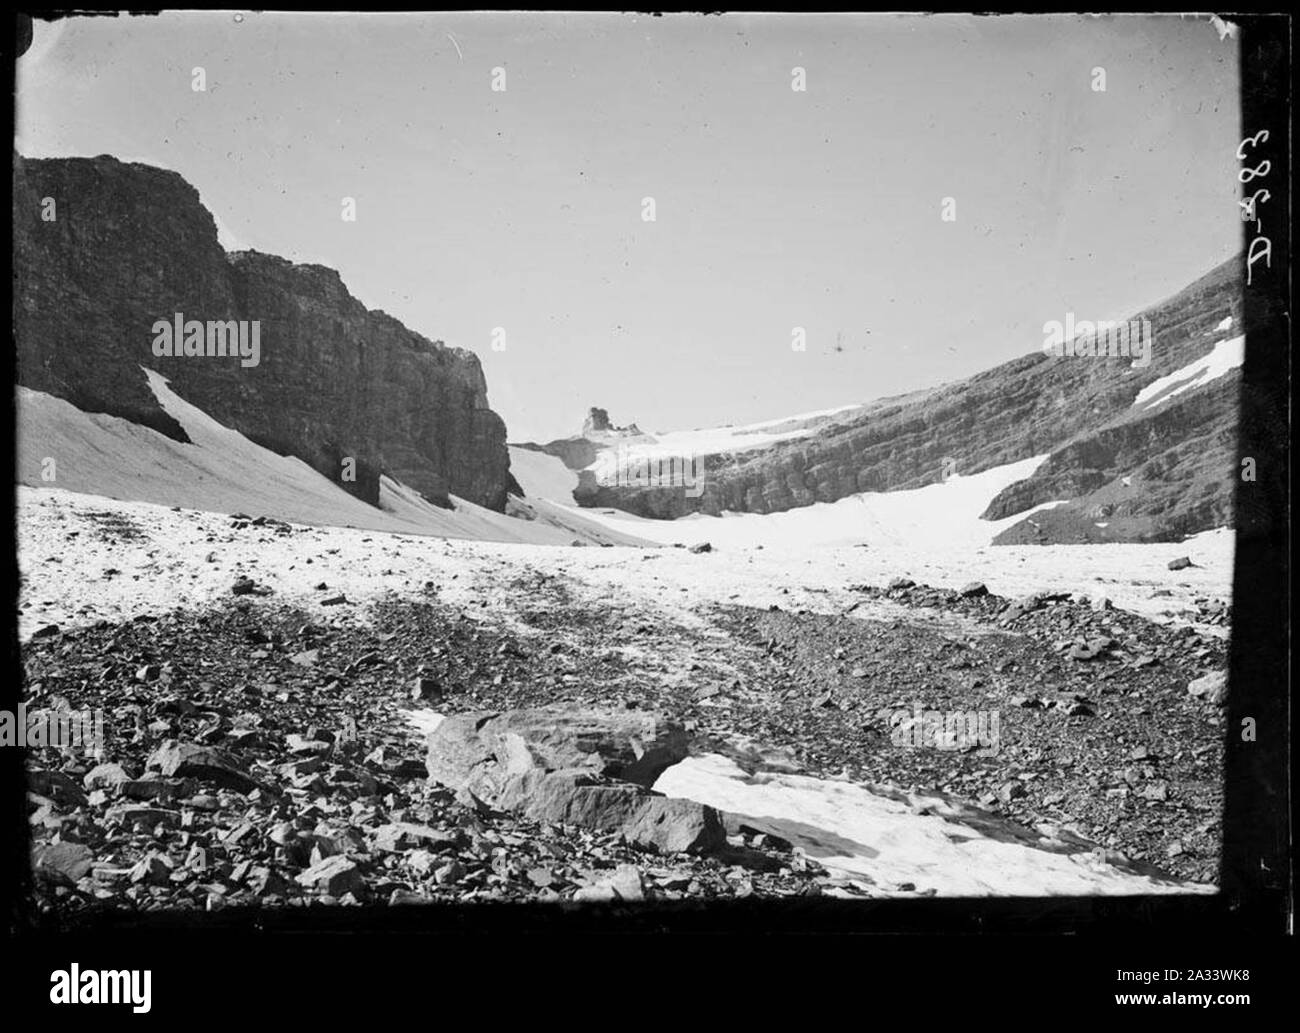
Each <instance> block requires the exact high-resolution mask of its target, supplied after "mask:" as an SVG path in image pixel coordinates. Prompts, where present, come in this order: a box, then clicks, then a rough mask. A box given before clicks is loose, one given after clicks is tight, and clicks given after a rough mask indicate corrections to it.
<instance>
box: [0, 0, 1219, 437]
mask: <svg viewBox="0 0 1300 1033" xmlns="http://www.w3.org/2000/svg"><path fill="white" fill-rule="evenodd" d="M195 68H202V69H203V72H204V76H205V78H206V90H203V91H196V90H195V89H193V83H194V69H195ZM796 69H802V70H803V71H802V75H803V82H804V84H805V85H806V89H804V90H795V89H793V88H792V85H794V84H795V83H796V76H797V75H798V73H797V72H796V71H795V70H796ZM498 70H504V87H505V88H504V90H501V89H495V90H494V89H493V86H494V82H495V85H497V86H498V87H500V86H501V85H502V79H501V73H500V71H498ZM1097 70H1104V78H1105V82H1104V85H1105V89H1104V90H1098V89H1096V88H1095V87H1096V86H1097V85H1098V84H1099V82H1100V80H1099V77H1098V74H1097ZM1238 83H1239V80H1238V67H1237V44H1236V42H1235V41H1234V40H1233V39H1232V38H1231V37H1229V38H1227V39H1223V38H1221V36H1220V33H1219V32H1218V31H1217V30H1216V29H1215V28H1214V27H1213V26H1212V25H1211V24H1210V23H1209V21H1208V20H1206V19H1203V18H1201V19H1198V18H1191V17H1178V16H1165V17H1115V18H1094V17H1076V16H1023V17H998V18H973V17H964V16H961V17H959V16H929V17H924V16H898V15H863V16H853V15H825V16H822V15H781V16H776V15H745V16H742V15H724V16H715V17H704V16H698V15H677V16H674V15H668V16H664V17H660V18H656V17H651V16H637V15H633V14H607V15H598V14H570V15H559V14H540V13H533V14H506V13H496V14H490V13H489V14H436V15H403V14H394V15H352V14H347V15H345V14H324V15H306V14H255V13H244V14H236V13H234V12H203V13H177V14H165V15H162V16H158V17H118V18H74V19H69V20H66V21H63V22H59V23H56V24H54V25H50V24H46V23H43V22H38V23H37V25H36V29H35V39H34V42H33V45H32V48H31V49H30V50H29V51H28V53H27V54H26V55H24V56H23V57H22V58H20V60H19V62H18V81H17V111H16V117H17V122H16V125H17V135H18V138H17V140H16V143H15V146H16V148H17V150H18V151H19V153H21V154H24V155H27V156H29V157H49V156H94V155H98V154H112V155H115V156H117V157H119V158H122V159H123V160H129V161H144V162H147V163H149V164H153V165H158V166H161V167H164V168H169V169H173V170H175V171H177V172H179V173H181V174H182V175H183V176H184V177H185V178H186V179H187V180H189V181H190V182H191V183H192V184H194V186H195V187H196V188H197V189H198V190H199V193H200V195H201V196H202V198H203V201H204V203H205V204H206V205H207V207H208V208H209V209H210V210H211V211H212V213H213V215H214V217H215V218H216V220H217V223H218V226H219V227H220V229H221V234H222V238H223V243H225V244H226V246H227V247H228V248H231V249H234V248H256V249H257V250H259V251H265V252H270V253H272V254H278V255H283V256H285V257H287V258H290V259H293V260H295V261H300V262H318V263H321V264H324V265H328V266H331V267H333V268H336V269H338V270H339V272H340V273H341V275H342V277H343V281H344V283H345V284H346V285H347V286H348V288H349V289H350V290H351V292H352V293H353V294H354V295H355V296H356V297H357V298H358V299H359V300H361V301H362V302H363V303H364V304H365V305H366V306H368V307H370V308H378V309H383V310H384V311H386V312H389V313H390V314H392V315H394V316H396V317H397V318H398V319H400V320H402V321H403V322H404V323H406V324H407V325H408V326H410V327H411V328H412V329H414V330H416V331H418V332H419V333H422V334H424V335H425V336H427V337H430V338H432V339H435V340H443V341H445V342H446V343H448V344H450V345H455V346H458V347H463V348H468V349H471V350H472V351H474V352H475V353H477V354H478V355H479V357H480V359H481V360H482V363H483V368H484V373H485V375H486V377H487V383H488V397H489V401H490V403H491V404H492V407H493V408H494V409H495V410H496V411H497V412H499V413H500V414H501V415H502V417H503V418H504V419H505V421H506V424H507V427H508V429H509V438H510V440H511V441H546V440H550V439H552V438H556V437H562V436H567V435H570V434H575V433H577V432H578V430H579V429H580V427H581V423H582V419H583V417H584V415H585V414H586V412H587V409H588V408H590V407H592V406H599V407H601V408H604V409H607V410H608V412H609V414H610V417H611V419H612V420H613V421H614V422H615V423H616V424H620V425H621V424H627V423H631V422H636V423H637V424H638V425H639V426H640V427H641V429H642V430H646V431H652V432H653V431H655V430H664V431H667V430H672V429H690V428H697V427H704V426H717V425H723V424H732V423H734V424H744V423H752V422H756V421H760V420H766V419H775V418H778V417H781V416H785V415H791V414H795V413H802V412H808V411H815V410H821V409H828V408H832V407H836V406H842V405H847V404H851V403H855V402H861V401H868V400H870V399H873V398H879V397H882V396H888V395H893V394H899V393H903V392H906V391H911V390H915V389H917V388H922V387H927V386H931V385H934V384H938V383H943V382H946V381H950V380H955V379H958V378H961V377H964V376H967V375H969V374H971V373H975V372H978V371H980V370H983V369H987V368H989V367H991V366H994V365H997V364H998V363H1000V362H1004V361H1006V360H1008V359H1011V358H1014V357H1016V356H1018V355H1023V354H1026V353H1028V352H1031V351H1035V350H1037V349H1039V348H1040V347H1041V345H1042V343H1043V340H1044V331H1043V324H1044V323H1046V322H1048V321H1049V320H1060V321H1064V319H1065V316H1066V313H1067V312H1073V313H1075V314H1076V318H1077V319H1078V320H1085V319H1090V320H1095V319H1107V318H1116V319H1118V318H1123V317H1126V316H1128V315H1131V314H1133V313H1134V312H1136V311H1137V310H1139V309H1141V308H1143V307H1145V306H1146V305H1149V304H1151V303H1154V302H1157V301H1159V300H1161V299H1163V298H1165V297H1167V296H1168V295H1170V294H1172V293H1174V292H1175V291H1177V290H1179V289H1181V288H1182V287H1184V286H1186V285H1187V284H1188V283H1189V282H1191V281H1192V280H1194V279H1196V278H1197V277H1198V276H1200V275H1202V274H1204V273H1205V272H1207V271H1208V270H1209V269H1211V268H1213V267H1214V266H1215V265H1217V264H1219V263H1220V262H1222V261H1224V260H1226V259H1228V258H1230V257H1231V256H1232V255H1233V254H1235V253H1236V252H1237V251H1238V250H1239V249H1240V247H1241V229H1240V228H1241V223H1240V218H1239V214H1238V212H1239V210H1238V206H1237V200H1238V198H1239V196H1240V188H1239V185H1238V183H1237V171H1238V169H1239V167H1240V165H1239V163H1238V161H1237V159H1236V156H1235V151H1236V148H1237V144H1238V142H1239V140H1240V138H1241V132H1240V126H1239V112H1238ZM344 198H352V199H353V200H354V201H355V213H356V218H355V221H346V220H344V219H343V218H342V211H343V199H344ZM646 198H653V200H654V220H653V221H646V219H645V218H644V215H645V213H646V206H645V205H644V203H643V202H644V199H646ZM945 199H951V201H947V202H946V200H945ZM945 205H946V206H947V213H948V214H949V215H954V214H955V218H954V219H950V220H945V218H944V217H943V216H944V214H945ZM796 327H801V328H803V330H804V334H805V341H806V347H805V349H804V350H796V349H795V347H793V346H792V342H793V341H794V340H795V338H794V330H795V328H796ZM497 328H500V329H502V330H504V337H501V336H500V335H498V336H497V338H496V347H495V348H494V338H493V334H494V331H495V330H496V329H497Z"/></svg>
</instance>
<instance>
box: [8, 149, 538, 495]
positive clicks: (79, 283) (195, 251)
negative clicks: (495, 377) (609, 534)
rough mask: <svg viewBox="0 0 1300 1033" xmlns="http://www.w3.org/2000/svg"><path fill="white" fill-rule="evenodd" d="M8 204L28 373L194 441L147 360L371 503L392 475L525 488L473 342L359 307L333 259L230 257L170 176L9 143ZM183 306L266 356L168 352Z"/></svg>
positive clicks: (40, 387)
mask: <svg viewBox="0 0 1300 1033" xmlns="http://www.w3.org/2000/svg"><path fill="white" fill-rule="evenodd" d="M13 213H14V333H15V337H16V340H17V353H18V356H17V378H18V383H19V384H20V385H22V386H25V387H28V388H31V389H33V390H35V391H39V392H43V393H46V394H49V395H53V396H54V397H56V398H62V399H65V400H66V401H68V402H70V403H71V404H72V405H74V406H76V407H77V408H78V409H80V410H82V411H84V412H87V413H105V414H108V415H111V416H117V417H121V418H123V419H126V420H129V421H131V422H133V423H136V424H140V425H143V426H145V427H150V428H152V429H154V430H156V431H158V432H160V433H162V434H164V435H166V436H168V437H170V438H172V439H173V440H175V441H178V442H184V441H186V440H187V439H186V436H185V432H184V430H183V428H182V427H181V426H180V424H179V423H178V422H177V421H176V420H175V419H174V418H173V417H171V416H170V415H169V414H168V413H167V412H166V410H165V409H164V407H163V406H162V405H161V404H160V402H159V400H158V397H157V396H156V394H155V393H154V391H153V390H152V389H151V387H150V385H149V381H148V379H147V377H146V373H145V370H146V369H152V370H155V371H156V372H157V373H159V374H161V375H162V376H163V377H165V378H166V380H167V381H168V382H169V383H170V385H171V389H172V390H173V391H175V392H176V394H177V395H178V396H179V397H181V398H183V399H184V400H185V401H187V402H189V403H192V404H193V405H195V406H196V407H197V408H198V409H200V410H202V411H203V412H204V413H206V414H207V415H208V416H210V417H211V418H212V419H214V420H216V421H217V422H218V423H220V424H221V425H223V426H225V427H229V428H231V429H233V430H235V431H237V432H238V433H240V434H242V435H243V436H244V437H246V438H247V439H248V440H249V441H251V442H253V443H254V444H257V445H260V446H263V447H264V448H266V449H269V450H270V451H272V452H274V453H277V454H279V455H282V456H293V457H296V458H298V459H301V460H302V461H303V462H305V463H306V464H307V465H308V466H310V467H311V468H312V469H314V470H316V471H317V472H318V473H320V474H321V475H322V476H324V477H326V478H328V479H329V480H331V481H333V482H334V483H335V484H337V485H338V486H339V487H341V488H342V489H343V490H345V491H347V492H348V493H350V494H352V495H354V496H356V497H357V498H359V499H361V500H363V501H365V502H368V503H370V504H371V505H377V504H378V503H379V500H380V487H381V478H382V477H384V476H388V477H390V478H392V479H394V480H395V481H399V482H401V483H402V484H404V485H406V486H407V487H408V488H410V489H413V490H415V491H416V492H418V493H419V494H420V495H422V496H423V497H424V498H425V499H427V500H428V501H430V502H432V503H434V504H435V505H438V506H442V507H448V506H451V505H452V502H451V498H450V496H452V495H455V496H458V497H460V498H462V499H465V500H467V501H469V502H471V503H474V504H477V505H480V506H483V507H487V508H488V509H492V510H496V511H498V512H500V511H503V510H504V508H505V506H506V502H507V496H508V494H509V493H510V492H511V491H516V492H517V491H518V487H517V485H515V483H514V482H513V480H512V478H511V477H510V472H509V457H508V453H507V450H506V431H505V424H504V422H503V421H502V420H501V418H500V417H499V416H498V415H497V414H496V413H495V412H493V411H492V410H491V409H490V408H489V407H488V402H487V386H486V383H485V381H484V377H483V370H482V367H481V366H480V364H479V361H478V358H477V357H476V356H475V355H473V353H471V352H469V351H466V350H463V349H459V348H449V347H447V346H445V345H444V344H442V343H441V342H435V341H430V340H428V339H427V338H425V337H422V336H421V335H420V334H418V333H415V332H414V331H412V330H410V329H408V328H407V327H405V326H403V325H402V324H401V323H400V322H398V321H397V320H396V319H394V318H393V317H392V316H389V315H387V314H386V313H384V312H381V311H378V310H370V309H367V308H366V307H365V306H364V305H362V304H361V303H360V302H359V301H357V299H356V298H354V297H353V296H352V295H351V294H350V293H349V292H348V290H347V288H346V287H345V286H344V284H343V281H342V280H341V279H340V278H339V274H338V273H337V272H335V271H334V270H333V269H328V268H325V267H324V266H319V265H299V264H294V263H292V262H289V261H287V260H285V259H283V258H277V257H275V256H273V255H266V254H261V253H259V252H256V251H240V252H235V253H227V252H226V251H225V250H224V249H223V248H222V247H221V245H220V244H219V243H218V240H217V228H216V224H215V222H214V220H213V217H212V215H211V214H210V213H209V212H208V210H207V209H206V208H205V207H204V206H203V205H202V203H201V202H200V199H199V194H198V192H197V191H196V190H195V189H194V187H193V186H191V185H190V184H189V183H187V182H186V181H185V180H184V179H183V178H182V177H181V176H180V175H178V174H176V173H175V172H170V171H166V170H163V169H158V168H153V167H151V166H147V165H141V164H127V163H124V162H121V161H118V160H117V159H115V158H113V157H110V156H107V155H102V156H100V157H97V158H52V159H27V158H23V157H21V156H18V155H15V159H14V201H13ZM177 313H181V314H183V317H184V320H185V321H189V320H198V321H200V322H202V323H204V324H206V325H207V327H208V329H210V328H211V326H212V325H213V324H214V323H222V324H225V323H226V321H233V322H235V323H240V322H243V323H244V324H245V330H246V341H247V343H248V345H249V347H248V349H247V351H248V353H249V354H247V355H246V356H245V357H246V358H248V359H250V360H251V359H253V358H254V357H255V358H256V364H252V363H251V361H250V362H249V363H248V364H246V363H245V359H244V358H241V357H240V356H239V355H233V356H232V355H229V354H226V355H221V354H214V355H206V354H205V355H201V356H193V355H177V354H175V353H173V354H172V355H170V356H166V355H164V356H159V355H158V354H156V353H155V350H154V347H155V342H156V341H157V336H158V334H159V331H158V330H157V329H156V328H155V324H156V323H157V322H158V321H160V320H161V321H165V322H167V323H172V322H173V321H174V320H175V319H176V314H177ZM254 322H256V323H257V324H258V334H259V336H258V337H257V338H254V337H253V332H252V324H253V323H254ZM209 339H210V338H209ZM253 340H256V341H257V342H258V350H257V354H256V355H255V356H254V355H253V354H252V348H251V342H252V341H253ZM221 343H224V341H223V342H221ZM175 345H176V349H177V351H179V350H180V349H181V346H182V342H181V341H179V340H178V341H176V342H175ZM347 459H352V460H354V463H351V464H349V463H346V462H345V460H347ZM349 473H350V474H351V475H352V477H351V478H349V477H348V476H347V475H348V474H349Z"/></svg>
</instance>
